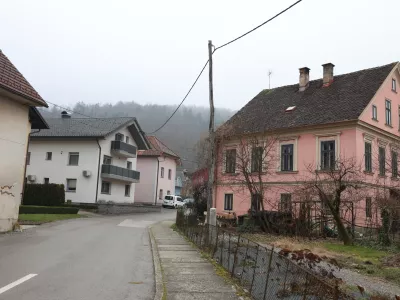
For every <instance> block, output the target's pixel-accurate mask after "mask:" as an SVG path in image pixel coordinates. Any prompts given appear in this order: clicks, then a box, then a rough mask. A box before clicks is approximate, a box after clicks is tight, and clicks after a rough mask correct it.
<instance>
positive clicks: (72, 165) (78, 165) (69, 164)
mask: <svg viewBox="0 0 400 300" xmlns="http://www.w3.org/2000/svg"><path fill="white" fill-rule="evenodd" d="M67 166H71V167H76V166H79V165H70V164H68V165H67Z"/></svg>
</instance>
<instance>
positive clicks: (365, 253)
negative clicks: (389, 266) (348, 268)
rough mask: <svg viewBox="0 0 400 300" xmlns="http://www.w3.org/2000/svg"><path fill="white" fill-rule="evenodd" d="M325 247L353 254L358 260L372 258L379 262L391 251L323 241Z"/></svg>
mask: <svg viewBox="0 0 400 300" xmlns="http://www.w3.org/2000/svg"><path fill="white" fill-rule="evenodd" d="M322 245H323V246H324V248H326V249H327V250H329V251H332V252H336V253H339V254H343V255H347V256H352V257H353V258H355V259H358V260H364V261H365V260H370V261H372V262H374V261H375V262H378V261H379V260H380V259H381V258H383V257H385V256H388V255H389V253H388V252H386V251H380V250H375V249H372V248H368V247H364V246H358V245H354V246H346V245H342V244H335V243H329V242H328V243H323V244H322Z"/></svg>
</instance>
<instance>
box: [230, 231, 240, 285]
mask: <svg viewBox="0 0 400 300" xmlns="http://www.w3.org/2000/svg"><path fill="white" fill-rule="evenodd" d="M239 242H240V234H239V235H238V240H237V243H236V249H235V254H234V255H233V266H232V272H231V277H233V275H234V273H235V264H236V256H237V252H238V249H239Z"/></svg>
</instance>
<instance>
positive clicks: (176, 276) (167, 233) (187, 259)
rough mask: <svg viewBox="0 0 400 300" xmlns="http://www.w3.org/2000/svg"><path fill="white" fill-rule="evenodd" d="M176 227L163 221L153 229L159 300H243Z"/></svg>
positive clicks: (151, 233) (151, 230)
mask: <svg viewBox="0 0 400 300" xmlns="http://www.w3.org/2000/svg"><path fill="white" fill-rule="evenodd" d="M173 223H174V222H172V221H163V222H160V223H158V224H155V225H153V226H152V227H151V228H150V236H151V240H152V243H153V245H152V246H153V256H154V264H155V270H156V298H155V299H157V300H158V299H161V298H162V295H163V292H166V294H167V296H166V297H165V298H162V299H167V300H183V299H184V300H191V299H196V300H197V299H199V300H200V299H201V300H203V299H210V300H213V299H222V300H227V299H240V298H239V297H238V296H237V295H236V293H235V291H234V288H233V286H232V285H230V284H229V283H227V282H225V281H224V280H223V279H222V278H221V277H220V276H218V275H216V274H215V270H214V267H213V265H212V264H211V263H210V262H209V261H207V260H206V259H204V258H202V257H201V254H200V252H199V251H198V250H197V249H196V248H193V247H192V246H191V245H190V244H189V243H188V242H187V241H186V240H185V239H184V238H183V237H182V236H181V235H179V234H178V233H176V232H175V231H173V230H172V229H171V228H170V226H171V225H172V224H173ZM158 263H160V266H158V265H157V264H158ZM158 268H159V269H160V272H157V269H158ZM157 273H162V274H157ZM157 277H158V280H157ZM160 280H161V281H162V283H160V282H158V281H160ZM160 289H161V291H160Z"/></svg>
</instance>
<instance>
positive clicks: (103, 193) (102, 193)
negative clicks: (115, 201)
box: [101, 193, 111, 195]
mask: <svg viewBox="0 0 400 300" xmlns="http://www.w3.org/2000/svg"><path fill="white" fill-rule="evenodd" d="M101 194H102V195H111V193H101Z"/></svg>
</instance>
